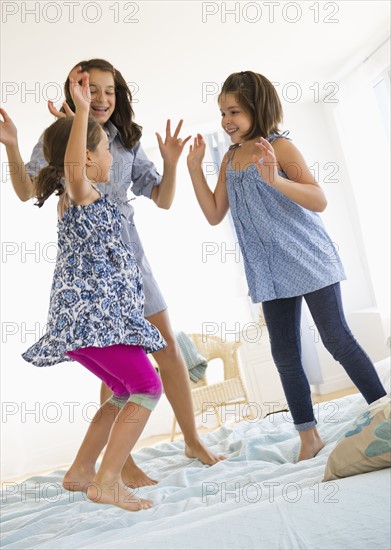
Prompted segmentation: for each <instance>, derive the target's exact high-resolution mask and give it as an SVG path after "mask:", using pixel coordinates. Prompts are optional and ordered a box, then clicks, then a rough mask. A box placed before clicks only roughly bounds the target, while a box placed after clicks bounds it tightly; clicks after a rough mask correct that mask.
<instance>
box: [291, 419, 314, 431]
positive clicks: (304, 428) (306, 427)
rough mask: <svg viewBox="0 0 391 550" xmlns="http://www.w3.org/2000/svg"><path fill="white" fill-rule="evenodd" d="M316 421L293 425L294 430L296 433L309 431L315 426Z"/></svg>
mask: <svg viewBox="0 0 391 550" xmlns="http://www.w3.org/2000/svg"><path fill="white" fill-rule="evenodd" d="M316 424H317V421H316V420H311V422H303V423H302V424H295V428H296V430H297V431H298V432H306V431H307V430H310V429H311V428H313V427H314V426H316Z"/></svg>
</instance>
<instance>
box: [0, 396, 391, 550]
mask: <svg viewBox="0 0 391 550" xmlns="http://www.w3.org/2000/svg"><path fill="white" fill-rule="evenodd" d="M365 408H366V403H365V401H364V399H363V398H362V397H361V395H359V394H355V395H351V396H347V397H344V398H342V399H338V400H335V401H334V402H328V403H321V404H319V405H317V406H316V407H315V412H316V414H315V416H316V418H317V420H318V429H319V432H320V434H321V436H322V437H323V439H324V441H325V442H326V446H325V448H324V449H322V451H321V452H320V453H319V455H318V456H317V457H316V458H314V459H312V460H307V461H303V462H300V463H297V464H295V463H294V459H295V457H296V455H297V453H298V449H299V439H298V437H297V435H296V432H295V430H294V428H293V425H292V422H291V421H289V420H288V418H287V416H286V414H285V415H284V414H282V413H279V414H277V415H274V416H271V417H267V418H266V419H264V420H257V421H255V422H241V423H240V424H236V425H233V426H232V427H229V428H228V427H223V428H221V429H219V430H218V431H216V432H213V433H210V434H208V435H206V436H204V437H203V439H204V441H205V442H206V443H207V445H208V446H209V447H210V448H211V449H213V450H214V451H215V452H216V453H223V454H225V455H226V456H227V460H225V461H223V462H220V463H219V464H217V465H216V466H213V467H207V466H203V465H202V464H201V463H200V462H198V461H196V460H190V459H187V458H186V457H185V456H184V454H183V441H179V442H176V443H164V444H160V445H158V446H156V447H154V448H147V449H144V450H143V451H141V452H139V453H136V454H135V459H136V461H137V463H138V464H139V465H140V467H141V468H143V469H144V470H145V471H146V472H147V473H148V474H149V475H150V476H151V477H153V478H155V479H159V480H160V483H159V484H158V485H156V486H153V487H147V488H143V489H140V490H139V491H138V494H139V495H140V496H145V497H148V498H151V499H153V501H154V506H153V508H151V509H150V510H144V511H141V512H136V513H131V512H126V511H123V510H121V509H118V508H115V507H112V506H107V505H99V504H93V503H90V502H89V501H87V500H86V497H85V495H84V494H81V493H68V492H66V491H64V490H62V488H61V479H62V476H63V474H64V472H63V471H57V472H53V473H52V474H51V475H49V476H45V477H34V478H31V479H29V480H28V481H26V482H24V483H23V484H20V485H19V486H18V487H16V486H11V485H9V486H5V487H4V489H5V492H3V513H2V534H3V539H2V548H4V549H11V548H13V549H18V550H19V549H35V548H39V549H44V548H46V549H49V548H50V549H56V550H57V549H75V548H77V549H91V550H100V549H125V548H126V549H127V548H129V549H130V548H132V549H170V550H171V549H183V548H188V549H211V548H216V549H217V548H219V549H220V548H221V549H228V548H229V549H232V548H234V549H236V548H237V549H246V550H247V549H257V550H258V549H268V550H271V549H275V548H280V549H289V550H290V549H311V550H315V549H323V550H329V549H331V548H332V549H344V550H347V549H352V550H353V549H354V550H358V549H360V550H362V549H368V550H369V549H370V550H372V549H374V548H377V549H379V550H380V549H387V550H389V548H390V544H391V538H390V520H389V518H390V517H391V506H390V486H391V480H390V470H389V469H386V470H381V471H378V472H373V473H368V474H363V475H359V476H354V477H350V478H345V479H342V480H338V481H332V482H328V483H321V480H322V477H323V472H324V469H325V465H326V461H327V457H328V455H329V453H330V451H331V450H332V448H333V447H334V445H335V442H336V441H337V439H338V438H339V437H340V436H341V435H342V434H343V433H344V432H345V431H346V430H347V428H348V427H349V426H350V424H351V422H352V420H354V419H355V417H356V416H357V415H358V414H359V413H360V412H361V411H363V410H364V409H365ZM16 491H17V492H16Z"/></svg>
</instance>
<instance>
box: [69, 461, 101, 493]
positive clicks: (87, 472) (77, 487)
mask: <svg viewBox="0 0 391 550" xmlns="http://www.w3.org/2000/svg"><path fill="white" fill-rule="evenodd" d="M94 477H95V470H94V468H91V469H84V468H76V467H75V466H71V467H70V468H69V470H68V471H67V473H66V474H65V476H64V479H63V480H62V486H63V487H64V489H66V490H67V491H75V492H77V491H82V492H84V493H85V492H87V487H88V484H89V483H91V481H92V480H93V479H94Z"/></svg>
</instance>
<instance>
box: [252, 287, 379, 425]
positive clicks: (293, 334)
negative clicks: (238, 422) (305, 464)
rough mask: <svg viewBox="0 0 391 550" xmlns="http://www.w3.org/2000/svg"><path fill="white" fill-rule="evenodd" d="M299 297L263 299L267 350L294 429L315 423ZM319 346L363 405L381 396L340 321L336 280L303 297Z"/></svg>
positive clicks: (373, 372) (368, 362)
mask: <svg viewBox="0 0 391 550" xmlns="http://www.w3.org/2000/svg"><path fill="white" fill-rule="evenodd" d="M302 298H303V296H295V297H293V298H281V299H278V300H270V301H267V302H263V304H262V309H263V314H264V317H265V321H266V325H267V328H268V331H269V337H270V344H271V351H272V356H273V359H274V362H275V364H276V366H277V369H278V372H279V375H280V378H281V382H282V387H283V389H284V393H285V397H286V399H287V402H288V406H289V410H290V413H291V415H292V417H293V421H294V424H295V428H296V429H297V430H299V431H304V430H308V429H310V428H313V427H314V426H315V424H316V420H315V417H314V412H313V408H312V402H311V391H310V386H309V383H308V380H307V377H306V375H305V373H304V370H303V365H302V362H301V343H300V318H301V303H302ZM304 299H305V301H306V302H307V305H308V308H309V310H310V312H311V315H312V317H313V319H314V321H315V325H316V327H317V329H318V331H319V334H320V337H321V339H322V342H323V344H324V346H325V348H326V349H327V350H328V351H329V352H330V353H331V355H332V356H333V357H334V359H335V360H336V361H339V363H341V365H342V366H343V368H344V369H345V370H346V372H347V374H348V375H349V377H350V378H351V380H352V381H353V383H354V384H355V386H357V388H358V389H359V391H360V392H361V393H362V395H363V397H364V398H365V400H366V401H367V403H372V402H373V401H376V400H377V399H379V398H380V397H383V395H386V390H385V389H384V387H383V385H382V383H381V382H380V379H379V377H378V375H377V372H376V370H375V368H374V366H373V363H372V361H371V360H370V359H369V357H368V355H367V354H366V353H365V351H364V350H363V349H362V348H361V346H360V345H359V344H358V342H357V341H356V339H355V338H354V336H353V334H352V333H351V332H350V329H349V327H348V325H347V323H346V320H345V316H344V312H343V306H342V300H341V289H340V284H339V283H336V284H333V285H330V286H327V287H325V288H321V289H320V290H316V291H315V292H310V293H309V294H305V295H304Z"/></svg>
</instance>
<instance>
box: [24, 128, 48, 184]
mask: <svg viewBox="0 0 391 550" xmlns="http://www.w3.org/2000/svg"><path fill="white" fill-rule="evenodd" d="M43 135H44V132H43V133H42V135H41V136H40V138H39V140H38V143H37V144H36V145H35V147H34V149H33V152H32V153H31V158H30V161H29V162H28V163H27V164H26V170H27V172H28V174H29V176H30V177H32V178H34V177H35V176H36V175H37V174H38V172H39V171H40V170H41V168H43V167H44V166H46V165H47V162H46V160H45V157H44V155H43Z"/></svg>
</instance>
